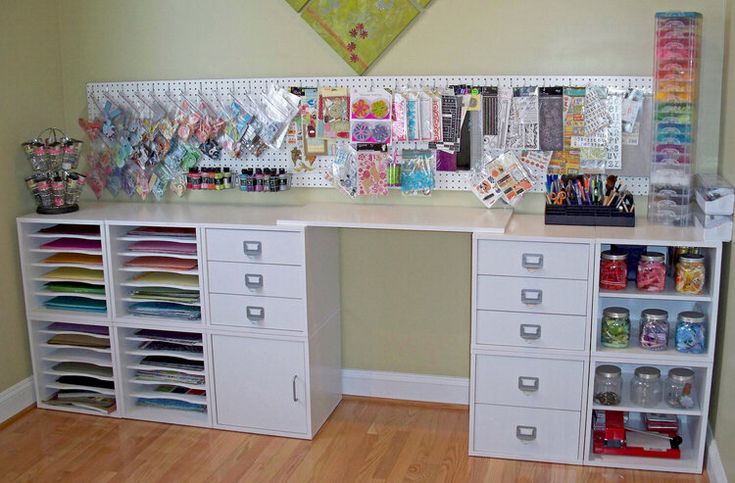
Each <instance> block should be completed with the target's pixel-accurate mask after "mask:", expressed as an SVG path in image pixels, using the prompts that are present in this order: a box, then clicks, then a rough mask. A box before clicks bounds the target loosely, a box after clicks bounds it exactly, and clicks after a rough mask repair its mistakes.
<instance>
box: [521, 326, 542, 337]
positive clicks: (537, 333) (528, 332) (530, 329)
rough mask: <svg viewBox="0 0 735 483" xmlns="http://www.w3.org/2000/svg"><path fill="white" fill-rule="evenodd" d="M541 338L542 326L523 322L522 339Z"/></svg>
mask: <svg viewBox="0 0 735 483" xmlns="http://www.w3.org/2000/svg"><path fill="white" fill-rule="evenodd" d="M540 338H541V326H540V325H538V324H521V339H525V340H537V339H540Z"/></svg>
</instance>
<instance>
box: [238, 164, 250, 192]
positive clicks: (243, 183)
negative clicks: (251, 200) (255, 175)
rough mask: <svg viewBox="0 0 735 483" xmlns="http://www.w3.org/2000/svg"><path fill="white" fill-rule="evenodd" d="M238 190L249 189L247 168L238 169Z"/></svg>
mask: <svg viewBox="0 0 735 483" xmlns="http://www.w3.org/2000/svg"><path fill="white" fill-rule="evenodd" d="M240 191H250V189H249V180H248V170H247V169H243V170H242V171H240Z"/></svg>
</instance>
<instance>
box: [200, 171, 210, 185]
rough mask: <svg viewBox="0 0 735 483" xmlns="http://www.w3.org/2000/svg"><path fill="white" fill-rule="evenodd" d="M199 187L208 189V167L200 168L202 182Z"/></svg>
mask: <svg viewBox="0 0 735 483" xmlns="http://www.w3.org/2000/svg"><path fill="white" fill-rule="evenodd" d="M200 189H203V190H208V189H209V168H204V167H203V168H202V182H201V184H200Z"/></svg>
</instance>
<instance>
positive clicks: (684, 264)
mask: <svg viewBox="0 0 735 483" xmlns="http://www.w3.org/2000/svg"><path fill="white" fill-rule="evenodd" d="M675 279H676V291H677V292H680V293H687V294H694V295H697V294H701V293H702V291H703V290H704V255H693V254H687V255H682V256H680V257H679V261H678V262H677V264H676V276H675Z"/></svg>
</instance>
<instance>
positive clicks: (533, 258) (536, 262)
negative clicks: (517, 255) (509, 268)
mask: <svg viewBox="0 0 735 483" xmlns="http://www.w3.org/2000/svg"><path fill="white" fill-rule="evenodd" d="M521 266H523V268H525V269H526V270H528V271H529V272H533V271H535V270H540V269H542V268H544V256H543V255H542V254H540V253H524V254H523V255H522V256H521Z"/></svg>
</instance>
